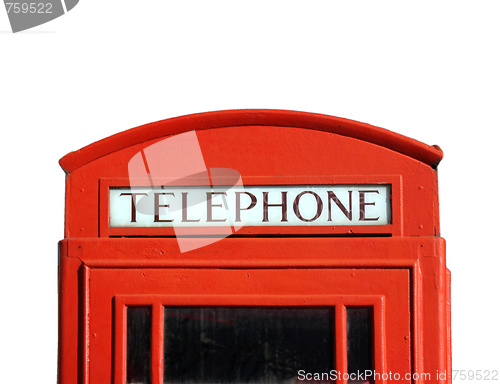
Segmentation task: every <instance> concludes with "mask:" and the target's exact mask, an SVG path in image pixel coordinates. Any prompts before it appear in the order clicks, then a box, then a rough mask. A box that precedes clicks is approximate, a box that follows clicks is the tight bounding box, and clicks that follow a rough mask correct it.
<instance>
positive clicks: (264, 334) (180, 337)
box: [164, 307, 335, 383]
mask: <svg viewBox="0 0 500 384" xmlns="http://www.w3.org/2000/svg"><path fill="white" fill-rule="evenodd" d="M333 321H334V313H333V309H332V308H276V307H274V308H264V307H262V308H256V307H245V308H236V307H227V308H221V307H208V308H199V307H174V308H165V351H164V359H165V360H164V361H165V370H164V383H248V382H251V383H280V382H282V381H285V380H288V379H291V378H294V377H297V376H298V371H299V370H305V371H306V372H329V371H330V370H332V369H334V361H335V356H334V351H335V346H334V325H333Z"/></svg>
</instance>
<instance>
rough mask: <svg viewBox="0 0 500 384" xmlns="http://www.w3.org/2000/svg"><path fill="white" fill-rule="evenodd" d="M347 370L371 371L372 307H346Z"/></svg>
mask: <svg viewBox="0 0 500 384" xmlns="http://www.w3.org/2000/svg"><path fill="white" fill-rule="evenodd" d="M346 315H347V370H348V371H349V373H356V374H357V373H358V372H365V371H367V370H368V371H373V308H372V307H347V308H346Z"/></svg>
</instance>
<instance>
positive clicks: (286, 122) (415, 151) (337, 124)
mask: <svg viewBox="0 0 500 384" xmlns="http://www.w3.org/2000/svg"><path fill="white" fill-rule="evenodd" d="M249 125H259V126H270V127H272V126H280V127H294V128H305V129H312V130H317V131H323V132H330V133H334V134H337V135H342V136H348V137H352V138H355V139H359V140H363V141H367V142H370V143H372V144H377V145H380V146H382V147H386V148H389V149H391V150H393V151H396V152H399V153H402V154H404V155H407V156H410V157H413V158H415V159H416V160H419V161H421V162H423V163H425V164H428V165H430V166H431V167H434V168H435V167H437V165H438V164H439V162H440V161H441V159H442V157H443V152H442V151H441V149H440V148H439V147H438V146H429V145H426V144H424V143H421V142H419V141H417V140H414V139H411V138H408V137H406V136H403V135H399V134H397V133H394V132H391V131H388V130H386V129H383V128H379V127H375V126H373V125H370V124H365V123H360V122H357V121H353V120H348V119H343V118H339V117H333V116H328V115H321V114H316V113H307V112H297V111H286V110H266V109H254V110H251V109H250V110H228V111H216V112H206V113H197V114H193V115H187V116H181V117H175V118H171V119H167V120H162V121H158V122H155V123H150V124H146V125H143V126H140V127H137V128H132V129H129V130H127V131H124V132H121V133H118V134H116V135H113V136H110V137H107V138H105V139H102V140H99V141H97V142H95V143H93V144H90V145H88V146H86V147H83V148H82V149H79V150H77V151H75V152H71V153H68V154H67V155H66V156H64V157H63V158H62V159H61V160H59V164H60V165H61V167H62V168H63V169H64V170H65V171H66V172H67V173H70V172H72V171H74V170H76V169H78V168H80V167H81V166H83V165H85V164H88V163H90V162H91V161H93V160H96V159H98V158H100V157H102V156H106V155H108V154H110V153H112V152H115V151H119V150H120V149H123V148H126V147H129V146H132V145H135V144H139V143H142V142H145V141H148V140H154V139H157V138H161V137H164V136H170V135H176V134H179V133H183V132H187V131H192V130H204V129H213V128H223V127H234V126H249Z"/></svg>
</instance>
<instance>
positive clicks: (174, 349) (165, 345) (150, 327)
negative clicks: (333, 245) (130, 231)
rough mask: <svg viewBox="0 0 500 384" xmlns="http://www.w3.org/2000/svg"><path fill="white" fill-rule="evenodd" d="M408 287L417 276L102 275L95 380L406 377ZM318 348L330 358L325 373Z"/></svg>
mask: <svg viewBox="0 0 500 384" xmlns="http://www.w3.org/2000/svg"><path fill="white" fill-rule="evenodd" d="M409 287H410V277H409V270H408V269H333V268H303V269H300V268H290V269H288V268H283V269H215V268H213V269H211V268H207V269H203V268H200V269H197V268H196V269H195V268H186V269H182V268H131V269H125V268H93V269H91V271H90V296H89V312H90V313H89V317H90V319H91V321H90V330H89V334H90V341H89V347H90V349H89V361H90V362H91V363H90V364H91V365H90V367H89V374H90V382H91V383H102V382H113V383H125V382H146V383H150V382H151V383H154V384H159V383H163V382H165V383H170V382H175V383H178V382H187V381H188V380H191V382H193V381H194V382H204V381H205V380H207V381H206V382H210V381H212V382H213V380H220V381H221V382H232V383H235V382H248V381H249V380H250V381H252V380H253V382H258V383H266V382H283V383H285V382H287V383H288V382H290V383H292V382H294V380H295V381H296V380H297V378H298V375H299V371H300V370H301V369H302V371H304V372H303V376H304V375H305V374H306V373H314V372H313V371H315V370H321V371H325V370H326V371H327V372H329V371H330V370H335V373H337V375H338V374H339V373H346V372H352V371H356V370H363V369H366V368H367V367H368V368H370V369H374V370H375V371H376V372H378V373H382V372H384V371H387V372H388V371H391V372H393V373H394V372H397V373H399V374H400V375H401V376H403V375H404V374H405V373H410V372H411V359H410V350H411V337H410V336H411V335H410V318H411V316H410V288H409ZM141 324H142V325H141ZM141 332H143V334H142V335H141ZM144 332H145V333H146V334H147V335H146V336H144ZM330 333H331V334H330ZM134 334H137V335H135V336H134ZM252 334H255V335H256V336H255V340H254V339H253V338H252V336H251V335H252ZM138 335H140V336H138ZM180 335H183V336H182V337H180ZM176 343H177V344H176ZM252 343H253V344H252ZM127 345H128V348H127ZM169 345H170V347H169ZM231 348H232V352H228V350H231ZM315 350H320V351H324V352H320V355H325V356H327V357H326V358H325V359H324V360H323V361H321V362H320V363H318V364H316V365H315V363H313V362H312V361H316V362H317V360H318V359H309V360H308V355H310V354H311V353H314V351H315ZM304 351H309V352H304ZM370 352H371V355H369V353H370ZM228 356H232V357H233V358H234V359H235V361H233V362H232V363H230V364H229V365H228V366H227V369H225V368H224V367H221V364H226V363H227V361H226V360H227V359H228V358H229V357H228ZM270 356H272V358H271V357H270ZM189 359H191V360H192V362H191V363H190V362H189V361H188V360H189ZM238 359H239V360H238ZM252 359H253V360H252ZM294 359H295V360H294ZM292 360H293V361H292ZM141 361H143V364H142V365H141ZM134 364H138V366H137V367H135V368H134ZM278 365H279V366H280V367H278V368H276V366H278ZM302 366H303V367H302ZM228 370H230V371H232V372H227V371H228ZM295 371H297V372H296V373H295ZM238 372H239V373H238ZM127 377H128V380H127ZM329 378H331V376H330V377H329ZM340 379H341V380H339V381H338V382H341V383H343V382H347V380H344V379H347V377H345V376H342V375H340ZM287 380H288V381H287ZM299 382H303V383H304V382H307V380H302V381H299ZM323 382H327V381H325V380H324V381H323ZM375 382H376V383H377V382H381V381H379V380H376V381H375Z"/></svg>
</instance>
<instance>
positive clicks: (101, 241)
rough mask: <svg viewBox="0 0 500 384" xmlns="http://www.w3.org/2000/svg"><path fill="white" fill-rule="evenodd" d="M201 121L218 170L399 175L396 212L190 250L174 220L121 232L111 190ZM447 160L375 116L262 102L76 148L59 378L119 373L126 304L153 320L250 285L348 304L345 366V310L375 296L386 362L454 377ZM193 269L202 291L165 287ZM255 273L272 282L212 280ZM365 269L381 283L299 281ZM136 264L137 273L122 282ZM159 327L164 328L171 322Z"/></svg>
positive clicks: (286, 179) (346, 179)
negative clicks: (131, 168)
mask: <svg viewBox="0 0 500 384" xmlns="http://www.w3.org/2000/svg"><path fill="white" fill-rule="evenodd" d="M190 130H196V134H197V138H198V141H199V143H200V146H201V148H202V151H203V156H204V159H205V162H206V164H207V167H208V168H232V169H235V170H237V171H238V172H239V173H240V174H241V177H242V180H243V184H244V185H293V184H295V185H297V184H299V185H300V184H319V185H328V184H378V183H382V184H390V185H391V198H392V200H391V205H392V222H391V224H389V225H385V226H380V227H371V226H370V227H368V226H366V227H363V226H344V227H341V226H339V227H335V228H332V227H319V226H307V227H275V228H271V227H247V228H245V227H243V228H242V229H240V231H239V232H238V233H237V234H236V235H235V236H231V237H229V238H226V239H223V240H221V241H219V242H216V243H213V244H211V245H210V246H207V247H204V248H201V249H196V250H193V251H190V252H187V253H180V252H179V248H178V246H177V242H176V239H175V238H173V237H171V236H172V235H173V232H172V231H171V229H168V228H160V229H158V228H143V229H139V230H137V229H134V230H132V229H130V228H110V227H109V223H108V213H109V207H108V204H109V201H108V198H109V195H108V190H109V187H110V186H127V183H126V181H124V180H127V177H128V172H127V163H128V161H129V160H130V158H131V157H132V156H134V155H135V154H136V153H137V152H139V151H141V150H143V149H144V148H146V147H147V146H149V145H151V144H153V143H155V142H157V141H159V140H162V139H163V138H166V137H170V136H172V135H175V134H179V133H183V132H187V131H190ZM441 157H442V152H441V150H440V149H439V148H438V147H435V146H434V147H431V146H427V145H425V144H422V143H419V142H417V141H415V140H412V139H409V138H405V137H403V136H400V135H397V134H394V133H392V132H389V131H386V130H384V129H381V128H377V127H373V126H370V125H368V124H363V123H357V122H353V121H349V120H345V119H339V118H335V117H331V116H324V115H317V114H308V113H301V112H290V111H265V110H250V111H223V112H214V113H206V114H198V115H191V116H185V117H181V118H176V119H170V120H165V121H161V122H157V123H153V124H149V125H146V126H143V127H139V128H135V129H132V130H129V131H126V132H123V133H121V134H118V135H115V136H113V137H110V138H107V139H104V140H102V141H100V142H97V143H94V144H92V145H90V146H88V147H86V148H83V149H81V150H79V151H77V152H74V153H71V154H68V155H67V156H65V157H64V158H63V159H61V161H60V163H61V165H62V167H63V168H64V169H65V171H66V172H67V174H68V175H67V180H66V216H65V218H66V220H65V240H63V241H61V243H60V288H59V292H60V317H59V322H60V324H59V332H60V333H59V382H60V383H81V384H94V383H102V382H105V383H111V382H113V380H115V382H121V378H123V369H122V367H123V356H124V354H123V353H124V348H125V346H124V345H123V338H122V337H123V333H120V332H119V331H120V329H122V330H123V329H124V328H123V326H124V323H123V322H122V321H121V320H120V319H121V318H123V308H124V306H126V305H128V304H130V303H133V302H136V303H146V302H148V303H150V304H151V305H152V306H153V307H154V308H156V310H155V311H154V315H153V316H155V319H156V320H155V321H156V324H161V322H158V321H159V320H160V317H161V314H159V311H158V308H159V306H161V305H163V304H165V303H171V302H173V300H174V301H175V300H177V297H178V295H180V294H184V295H185V297H186V300H187V302H188V301H189V300H195V298H194V296H193V295H198V294H199V295H201V296H202V297H203V298H204V299H206V300H207V301H206V302H207V303H212V304H214V305H219V304H221V305H222V304H224V305H226V304H227V305H230V304H231V303H232V301H231V300H233V299H234V295H239V297H240V296H241V297H240V298H241V300H242V301H240V302H239V303H241V302H244V303H246V304H247V305H272V304H276V305H278V304H279V303H278V302H277V300H278V296H281V297H283V300H285V302H287V303H289V304H290V305H300V303H301V302H302V303H303V302H306V303H312V302H315V303H325V305H335V306H337V309H338V308H340V310H337V312H336V313H337V315H336V316H340V318H339V319H337V323H338V324H340V326H338V327H337V330H336V332H337V334H336V338H337V341H338V343H337V347H338V348H340V350H339V351H338V353H337V356H338V359H339V361H337V364H338V365H339V367H344V365H345V358H344V357H342V356H345V354H343V352H342V351H343V350H342V348H343V345H344V340H345V336H344V335H345V327H344V326H343V325H342V318H341V317H342V316H341V315H340V314H341V313H342V308H343V307H344V306H345V305H351V304H362V303H373V305H374V307H375V312H376V313H375V317H376V319H378V320H376V321H378V322H379V323H381V322H383V323H384V324H382V325H383V326H384V328H381V329H379V328H377V331H376V335H378V336H376V341H375V345H376V346H377V348H379V349H378V350H377V351H376V352H375V353H376V359H377V360H376V368H377V369H378V368H380V367H382V368H385V369H391V367H395V368H398V367H402V366H405V367H406V363H408V369H409V370H410V372H411V373H430V374H431V375H432V379H431V380H425V381H422V380H419V379H415V380H412V382H414V383H422V384H423V383H424V382H425V383H435V382H445V381H446V382H448V383H451V348H450V326H449V325H450V322H449V315H450V311H449V279H450V276H449V272H448V271H447V270H446V261H445V251H444V240H443V239H441V238H440V237H439V233H440V230H439V212H438V194H437V172H436V169H435V168H436V166H437V164H438V163H439V161H440V160H441ZM207 234H210V233H208V232H207ZM254 236H255V238H254ZM356 236H359V237H356ZM114 237H117V238H114ZM184 271H185V272H186V273H188V274H191V276H196V279H195V280H196V281H197V284H198V288H196V287H195V286H194V285H193V286H192V287H191V286H185V287H180V286H179V287H178V290H177V291H175V290H174V291H175V292H174V293H172V292H168V291H166V290H163V289H161V284H159V283H158V279H159V276H162V275H165V274H172V273H183V272H184ZM244 271H245V272H247V273H251V274H252V273H256V274H257V275H260V276H261V277H260V280H254V281H260V282H263V284H267V285H268V288H269V289H266V290H261V291H259V292H257V294H255V293H254V292H253V291H251V289H250V288H248V289H247V291H245V290H244V287H243V286H242V285H241V284H242V283H241V282H239V281H237V280H238V279H233V278H231V279H233V284H232V286H229V287H226V288H227V289H225V290H224V291H222V290H220V291H217V289H218V288H217V289H214V288H211V287H212V285H210V284H211V282H213V281H214V280H216V281H218V280H220V279H222V278H223V277H224V276H237V275H238V273H242V272H244ZM311 271H312V272H311ZM364 271H367V272H366V273H368V272H373V276H372V277H370V276H366V279H364V280H363V281H365V282H367V283H369V284H370V285H372V287H371V288H370V289H368V288H366V289H362V288H360V289H359V290H358V291H356V289H357V288H356V284H355V282H356V283H362V282H360V281H359V279H358V280H357V279H356V278H355V277H353V279H352V280H353V283H352V284H349V283H347V284H346V285H345V286H343V287H341V286H337V285H335V282H334V281H333V282H331V285H328V284H327V285H326V287H327V289H326V290H325V291H322V292H320V290H317V289H315V288H314V287H310V286H309V285H308V284H307V283H305V282H304V281H302V280H301V279H300V276H305V275H307V276H309V280H308V282H312V284H315V279H313V278H311V275H308V274H310V273H316V274H317V276H318V281H324V279H326V277H325V276H330V277H335V276H336V277H339V278H340V277H342V276H343V278H346V279H348V278H349V272H350V273H353V274H354V275H356V274H357V273H360V274H363V273H365V272H364ZM392 272H394V273H395V274H396V275H400V277H399V278H398V279H395V280H396V281H394V279H391V278H388V277H390V275H391V273H392ZM143 273H144V278H143V277H140V278H141V279H144V281H148V284H150V285H149V287H150V289H149V290H145V289H143V288H141V286H140V284H138V281H137V278H138V277H137V276H142V274H143ZM386 273H387V275H386ZM129 274H132V275H134V274H135V275H134V276H135V277H134V276H132V275H131V279H128V280H126V279H125V280H122V281H121V282H120V279H122V278H123V277H125V276H128V275H129ZM345 274H347V275H345ZM401 275H403V276H406V277H401ZM120 276H122V277H120ZM217 278H219V279H217ZM191 280H192V278H191ZM331 280H332V279H331ZM333 280H335V279H333ZM155 281H156V283H155ZM115 283H116V285H115ZM403 283H404V285H405V286H404V287H402V285H401V284H403ZM155 284H156V285H155ZM270 284H272V285H270ZM391 284H393V285H392V289H391ZM273 286H274V288H273ZM203 287H204V288H203ZM285 287H286V289H285ZM181 288H182V289H181ZM273 290H274V291H273ZM176 295H177V296H176ZM231 295H233V296H231ZM327 296H328V297H327ZM245 300H246V301H245ZM304 300H305V301H304ZM314 300H316V301H314ZM403 301H404V303H405V304H404V306H405V307H404V308H403V309H402V310H400V312H398V310H396V312H395V313H394V312H391V313H389V312H388V309H389V308H390V309H392V307H393V305H392V304H389V303H393V304H394V303H395V302H401V303H403ZM193 302H194V301H193ZM388 305H389V307H388ZM160 312H161V311H160ZM403 313H406V317H404V316H403ZM113 316H114V318H113ZM402 317H404V319H407V321H408V324H409V334H408V332H402V333H401V334H398V335H396V334H393V333H391V325H394V327H396V328H394V329H399V328H398V325H397V324H395V323H394V321H396V322H397V320H398V319H402ZM117 321H118V322H117ZM403 323H406V320H403V322H402V323H401V324H403ZM154 329H155V332H156V333H157V335H160V333H161V327H159V326H155V328H154ZM403 333H405V335H404V336H403ZM400 336H401V337H400ZM405 336H406V337H407V339H405ZM156 340H157V341H155V343H159V342H160V340H161V337H160V338H158V337H157V338H156ZM381 340H382V341H381ZM384 343H385V344H384ZM157 347H158V345H157ZM394 348H395V349H394ZM400 348H403V349H405V350H406V348H408V351H409V356H406V355H405V354H403V355H404V356H402V357H400V358H401V359H402V360H401V361H400V362H399V363H398V361H395V359H396V360H397V359H398V354H394V351H398V350H401V349H400ZM157 351H158V349H157ZM159 351H161V348H160V349H159ZM160 361H161V352H159V353H158V352H157V353H156V355H155V358H154V359H153V363H154V364H155V366H154V367H153V371H154V372H156V373H155V375H156V376H155V377H156V378H155V380H157V379H159V378H160V377H161V369H162V368H161V363H160ZM400 363H401V364H402V365H398V364H400ZM398 369H399V368H398ZM401 369H403V368H401ZM404 369H406V368H404ZM445 370H446V371H447V373H448V375H447V380H438V379H437V378H436V376H435V374H436V372H440V373H442V372H444V371H445ZM401 373H402V372H401ZM120 375H121V376H120ZM120 377H121V378H120Z"/></svg>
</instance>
